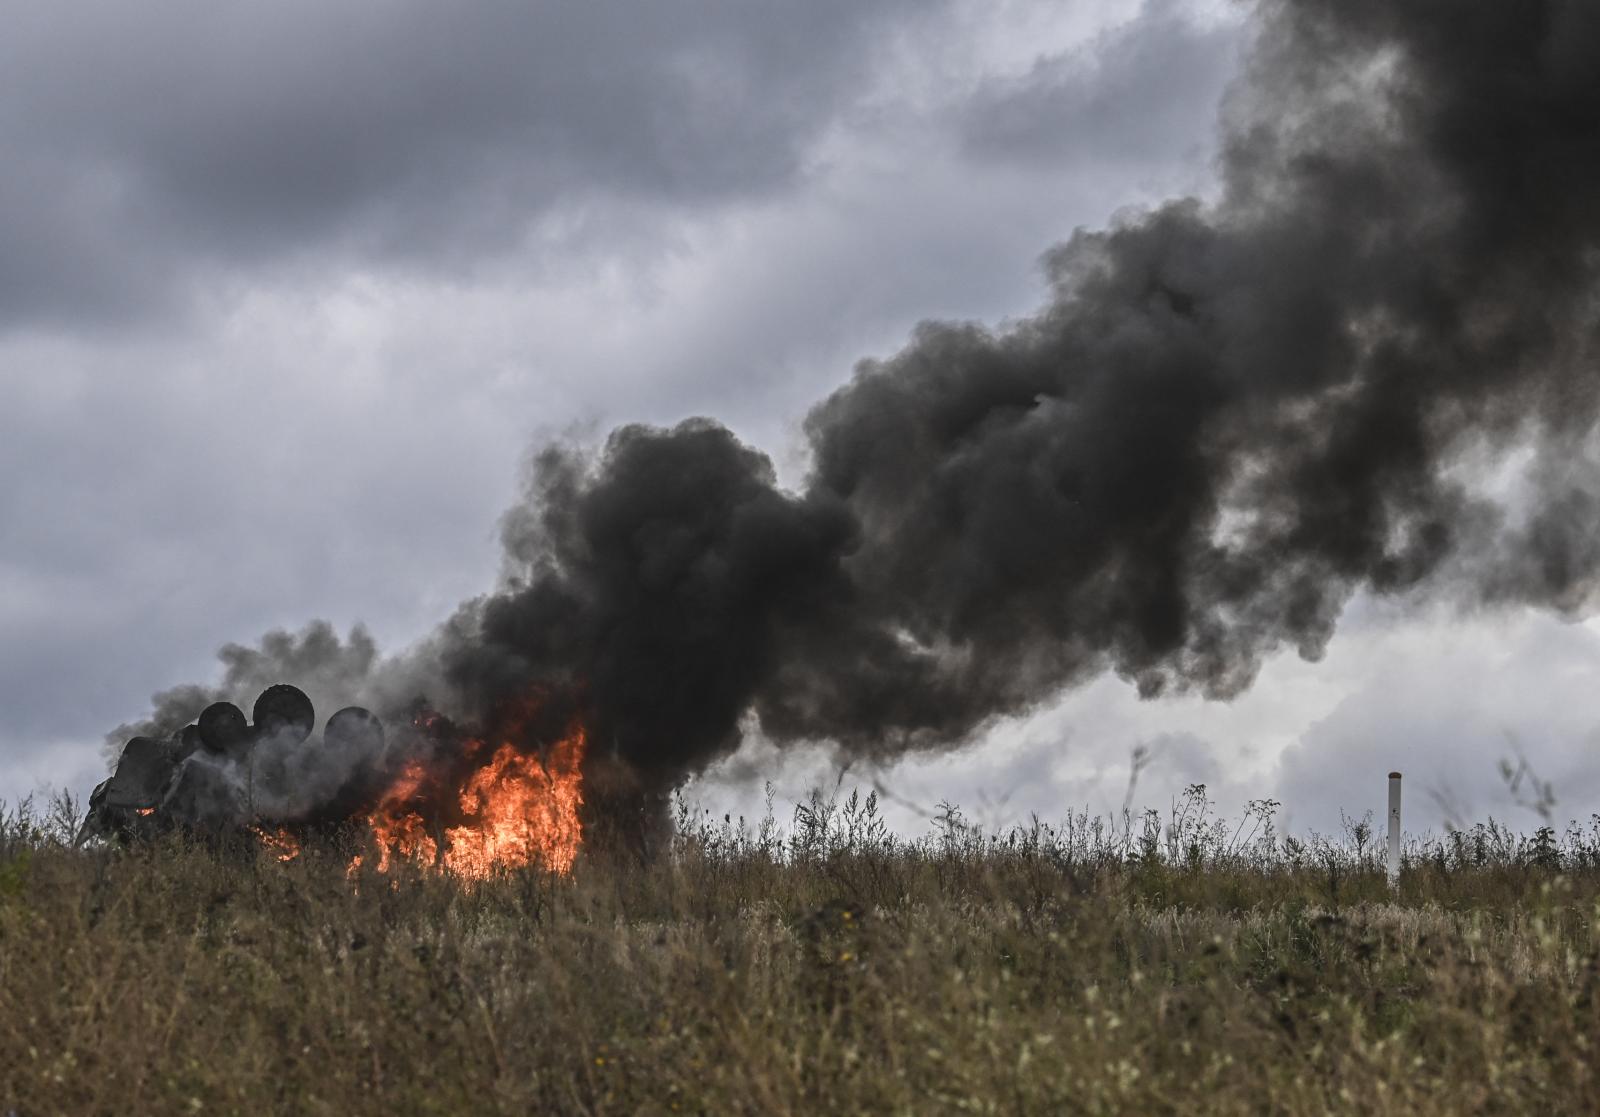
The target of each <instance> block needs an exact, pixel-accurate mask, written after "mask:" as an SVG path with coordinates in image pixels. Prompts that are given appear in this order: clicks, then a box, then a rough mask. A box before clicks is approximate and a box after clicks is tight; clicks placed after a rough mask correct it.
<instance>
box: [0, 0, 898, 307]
mask: <svg viewBox="0 0 1600 1117" xmlns="http://www.w3.org/2000/svg"><path fill="white" fill-rule="evenodd" d="M908 7H910V5H905V4H902V3H901V2H900V0H872V2H868V3H861V2H859V0H849V2H844V0H823V2H819V3H808V4H804V5H795V4H774V3H762V4H737V3H729V2H726V0H696V2H692V3H678V4H647V5H638V4H627V3H617V2H610V0H606V2H601V3H587V4H511V3H489V4H478V5H472V6H471V7H469V8H464V9H446V8H442V7H439V6H437V5H430V4H426V3H412V2H407V3H401V4H392V3H378V2H360V3H354V4H346V5H340V6H338V7H336V8H335V7H329V6H327V5H322V4H313V3H305V2H301V0H294V2H290V3H284V4H271V5H263V6H245V7H229V8H218V7H216V6H215V5H209V4H201V3H187V2H186V3H179V4H163V5H158V6H153V7H137V8H135V7H130V6H127V5H120V4H94V5H90V6H87V7H81V8H77V9H74V12H73V13H72V15H71V16H70V17H67V18H64V17H63V16H62V14H61V13H60V12H56V11H50V10H47V9H44V8H41V7H38V6H36V5H28V4H10V5H6V7H5V24H6V34H5V35H4V36H3V37H0V154H3V156H4V159H5V163H6V175H5V181H4V184H3V185H0V326H6V325H16V324H19V323H24V324H45V325H55V326H60V325H66V324H72V323H78V324H80V325H81V324H82V323H84V322H86V321H101V320H106V319H111V320H117V319H123V320H127V319H133V318H138V317H141V316H144V315H148V314H149V313H151V312H152V311H153V310H157V309H160V308H161V307H163V306H164V305H168V304H170V303H172V302H173V301H174V300H178V299H183V298H187V297H189V296H190V295H192V294H194V292H193V291H191V290H189V288H190V287H191V286H192V285H193V284H194V283H196V282H199V281H202V280H204V281H206V282H209V283H216V282H218V281H227V280H228V277H229V274H230V273H229V270H228V269H230V268H234V267H241V266H249V265H259V264H261V263H273V262H279V261H281V262H285V263H293V262H294V261H296V260H305V261H308V263H307V264H306V266H309V267H317V266H327V262H328V260H329V259H330V258H338V257H340V256H341V255H343V256H346V257H353V258H355V259H358V260H368V261H384V262H386V263H387V264H388V265H391V266H393V265H399V266H407V267H415V268H422V269H426V270H429V271H437V270H443V271H445V272H447V273H448V272H458V271H462V270H466V269H469V268H470V267H472V266H474V265H475V264H476V263H477V262H481V261H482V260H484V259H486V258H488V259H492V258H494V257H496V256H497V255H499V254H502V253H505V252H508V251H511V250H514V249H515V248H517V247H518V246H519V245H521V244H522V243H523V242H524V241H525V240H527V239H528V238H529V237H530V236H533V235H534V234H536V233H537V232H538V226H539V223H540V222H541V221H546V220H550V219H551V215H552V213H553V212H554V211H556V210H557V209H558V208H559V210H560V219H561V220H562V221H566V222H568V223H571V222H581V221H582V220H583V216H584V214H585V212H586V211H587V210H589V209H591V208H593V207H595V206H596V205H599V204H600V203H602V202H604V201H605V200H606V199H607V198H622V199H629V198H641V199H646V200H649V201H651V202H657V203H659V202H668V203H678V204H699V203H705V202H709V201H714V200H718V199H725V198H728V197H736V196H741V195H750V194H759V193H762V192H768V191H772V190H774V189H776V188H779V187H782V186H784V185H786V184H789V183H792V182H793V181H794V179H795V178H796V176H797V175H799V174H800V173H801V169H802V168H801V164H802V158H803V156H804V153H805V151H806V149H807V146H808V144H809V143H810V141H811V140H812V139H813V138H814V136H815V135H816V133H817V131H818V130H819V129H821V128H822V127H823V126H824V125H825V124H826V123H827V122H828V121H829V120H831V119H832V118H833V116H834V114H835V112H836V111H837V108H838V106H839V105H840V104H841V103H842V101H844V100H846V99H848V98H849V97H850V96H852V95H853V94H854V91H856V90H857V89H858V88H859V86H860V84H861V82H862V80H863V78H864V75H866V74H867V73H869V72H870V69H869V67H870V64H871V62H872V61H873V59H872V47H873V45H874V44H877V43H881V42H883V41H884V36H883V34H881V31H880V25H881V22H882V21H883V19H884V18H885V17H886V15H888V14H890V13H893V12H895V11H896V9H900V8H908Z"/></svg>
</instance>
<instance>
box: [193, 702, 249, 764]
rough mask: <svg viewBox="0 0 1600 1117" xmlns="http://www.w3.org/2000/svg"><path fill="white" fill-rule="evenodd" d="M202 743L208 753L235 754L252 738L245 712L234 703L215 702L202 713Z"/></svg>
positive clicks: (200, 725) (200, 721) (200, 719)
mask: <svg viewBox="0 0 1600 1117" xmlns="http://www.w3.org/2000/svg"><path fill="white" fill-rule="evenodd" d="M198 724H199V727H200V743H201V744H202V745H204V746H205V749H206V751H207V752H215V753H227V752H234V751H236V750H237V749H239V748H240V747H242V746H243V745H244V743H245V742H246V741H247V740H248V739H249V737H250V723H249V722H247V721H245V719H244V711H243V710H241V709H239V707H237V706H235V705H234V704H233V703H232V702H213V703H212V704H211V705H209V706H207V707H206V708H205V709H204V710H201V711H200V718H199V722H198Z"/></svg>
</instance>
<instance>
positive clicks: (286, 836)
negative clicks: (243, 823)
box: [251, 826, 300, 861]
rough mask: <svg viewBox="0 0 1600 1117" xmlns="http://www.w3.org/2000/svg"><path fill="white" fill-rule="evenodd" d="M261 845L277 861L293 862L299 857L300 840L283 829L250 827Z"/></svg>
mask: <svg viewBox="0 0 1600 1117" xmlns="http://www.w3.org/2000/svg"><path fill="white" fill-rule="evenodd" d="M251 829H252V830H254V831H255V832H256V837H257V838H259V839H261V844H262V845H263V846H265V847H266V848H267V849H270V850H272V851H273V852H274V853H276V854H277V855H278V860H279V861H293V860H294V859H295V858H296V857H299V856H300V839H299V838H297V837H295V836H294V835H293V834H291V833H289V831H287V830H284V829H281V828H280V829H278V830H266V829H263V828H262V827H260V826H252V827H251Z"/></svg>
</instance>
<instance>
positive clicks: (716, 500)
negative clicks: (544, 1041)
mask: <svg viewBox="0 0 1600 1117" xmlns="http://www.w3.org/2000/svg"><path fill="white" fill-rule="evenodd" d="M1257 15H1258V27H1257V39H1256V45H1255V47H1254V50H1253V53H1252V56H1251V59H1250V61H1249V63H1248V66H1247V69H1246V72H1245V74H1244V76H1243V77H1242V79H1241V80H1240V82H1239V84H1238V85H1237V87H1236V88H1235V89H1234V90H1233V91H1232V92H1231V93H1230V95H1229V98H1228V100H1227V102H1226V104H1225V106H1224V112H1223V117H1224V125H1223V136H1222V145H1221V154H1220V170H1221V190H1220V194H1219V196H1218V198H1217V200H1216V201H1214V202H1212V203H1209V204H1205V203H1201V202H1199V201H1195V200H1182V201H1175V202H1173V203H1170V204H1168V205H1165V206H1163V207H1161V208H1159V209H1157V210H1155V211H1153V212H1150V213H1147V214H1144V215H1142V216H1137V217H1130V218H1127V219H1125V220H1123V221H1121V222H1120V223H1119V224H1117V225H1116V226H1114V227H1113V228H1111V229H1109V230H1106V231H1100V232H1080V233H1078V234H1077V235H1075V236H1074V237H1073V238H1072V239H1071V240H1070V241H1069V242H1068V243H1066V244H1064V245H1061V246H1060V247H1058V248H1056V249H1054V250H1053V251H1051V253H1050V254H1049V255H1048V257H1047V262H1048V267H1049V273H1050V276H1051V279H1052V282H1053V297H1052V298H1051V300H1050V302H1049V305H1047V306H1045V307H1044V308H1043V309H1042V310H1040V311H1039V312H1038V313H1037V314H1036V315H1035V316H1033V317H1031V318H1028V319H1026V320H1022V321H1019V322H1017V323H1015V324H1011V325H1008V326H1006V327H1004V328H1002V329H988V328H984V327H982V326H978V325H971V324H951V323H929V324H925V325H923V326H922V327H920V328H919V329H918V331H917V332H916V335H915V336H914V338H913V339H912V341H911V343H910V344H909V345H908V346H907V347H906V348H905V349H904V350H903V351H901V352H900V353H898V354H896V355H895V356H893V357H891V358H889V359H887V360H883V361H867V362H864V363H862V364H861V365H860V367H859V368H858V369H857V370H856V373H855V376H854V378H853V379H852V380H851V381H850V383H848V384H847V385H845V386H844V387H842V388H840V389H839V390H838V391H837V392H835V393H834V394H833V395H832V396H831V397H829V398H828V399H827V400H825V401H823V402H822V403H821V404H819V405H818V406H817V407H816V408H815V409H814V410H813V411H812V412H811V414H810V416H809V417H808V418H807V420H806V432H807V435H808V437H809V440H810V444H811V448H812V451H813V466H812V473H811V475H810V477H809V478H808V480H807V481H806V483H805V485H804V487H803V488H802V489H801V490H800V491H798V492H790V491H785V490H783V489H781V488H780V487H778V485H777V484H776V481H775V477H774V473H773V470H772V467H771V464H770V463H769V461H768V460H767V459H766V458H765V457H764V456H763V455H762V454H760V453H759V452H757V451H755V450H753V449H751V448H750V447H748V446H745V445H742V444H741V443H740V442H739V441H738V440H737V439H736V438H735V437H734V436H733V435H732V434H730V433H729V432H728V431H727V430H726V429H724V428H722V427H720V426H719V425H717V424H716V423H715V422H713V421H711V420H707V419H695V420H691V421H689V422H686V423H684V424H681V425H680V426H677V427H675V428H673V429H670V430H662V429H655V428H647V427H637V426H636V427H626V428H623V429H621V430H619V431H617V432H615V433H614V434H613V435H611V437H610V438H609V440H608V441H607V442H606V443H605V445H604V446H603V448H600V449H598V450H597V451H592V452H591V451H585V450H583V449H581V448H573V447H555V448H552V449H549V450H546V451H545V452H543V453H542V454H541V455H540V456H538V457H537V459H536V461H535V464H534V468H533V469H532V471H531V475H530V485H529V489H528V494H527V499H526V501H525V503H524V504H522V505H521V506H519V507H518V508H516V509H513V511H512V512H511V513H510V514H509V515H508V517H507V520H506V527H505V539H506V545H507V551H508V563H509V568H510V571H511V572H510V574H509V575H508V578H507V580H506V582H505V584H504V585H503V586H502V587H501V588H500V589H498V590H497V591H496V592H494V593H491V594H489V595H487V596H485V597H483V598H481V599H478V600H475V601H472V602H470V603H468V604H467V605H465V606H463V608H462V609H461V611H460V612H459V613H458V615H457V616H456V617H454V618H452V619H451V620H450V621H449V622H448V623H447V624H446V625H444V626H443V627H442V628H441V629H440V631H439V632H438V633H437V634H436V635H435V637H433V638H432V639H431V640H430V641H429V643H428V644H427V646H426V647H424V648H422V649H419V650H417V651H415V652H413V653H410V654H409V655H407V656H405V657H403V658H402V659H401V660H397V661H384V660H379V659H377V658H376V657H375V655H374V654H373V652H372V649H371V647H370V643H368V642H367V641H366V640H365V638H364V637H360V636H358V637H357V638H356V639H355V640H354V641H353V642H352V643H351V644H350V645H349V646H344V645H339V644H338V642H337V641H336V640H335V641H333V644H331V645H327V646H326V647H325V648H324V650H325V651H326V652H327V655H328V656H329V657H330V658H329V662H331V663H333V664H335V665H336V666H335V667H334V668H332V669H331V670H332V674H330V675H324V674H323V672H322V670H321V669H320V668H315V667H311V668H308V669H302V668H303V667H307V665H304V664H299V663H297V660H296V656H297V655H298V654H299V652H298V651H297V649H301V648H310V647H312V646H313V645H316V646H319V647H322V646H323V645H325V644H326V640H325V639H324V634H323V633H322V632H321V630H317V629H313V630H311V631H310V632H309V633H308V634H307V636H306V637H305V638H304V639H303V640H300V641H297V640H295V639H291V638H286V637H277V638H274V639H275V640H276V643H274V642H272V641H269V643H268V645H267V646H266V647H265V648H264V649H263V650H262V652H261V653H246V652H242V651H238V650H231V651H230V652H228V653H225V658H226V659H227V660H228V663H229V669H230V676H229V682H228V683H227V684H226V685H225V687H224V689H228V688H229V687H232V688H234V689H238V688H239V687H242V686H245V685H246V679H245V676H247V675H248V676H249V679H248V686H251V687H253V686H255V685H256V684H257V682H260V683H265V682H268V681H276V679H277V678H278V677H283V678H292V679H293V680H294V681H297V682H299V683H300V685H302V686H305V687H306V688H307V689H309V690H312V691H313V692H316V690H317V688H319V687H321V686H323V685H324V684H323V682H322V681H321V680H322V679H323V678H327V679H328V680H330V681H332V682H336V683H337V686H336V687H333V689H336V690H339V696H338V698H337V699H334V700H332V701H331V704H329V705H327V706H324V705H322V703H321V702H320V701H319V708H324V709H331V708H332V707H333V706H334V705H340V704H344V703H346V702H354V701H366V702H368V703H369V704H372V705H374V707H375V708H379V709H380V710H383V709H385V703H387V704H388V707H387V708H390V709H392V708H394V706H395V704H403V703H404V702H405V701H407V700H408V699H409V698H411V697H412V696H413V692H416V691H426V692H427V694H428V697H429V699H430V700H431V701H433V702H435V703H436V704H438V705H439V706H440V708H442V709H445V710H446V711H448V712H450V713H451V714H452V715H453V716H458V717H462V718H466V719H469V720H471V719H477V720H484V719H492V718H493V717H494V716H495V714H494V711H496V710H498V709H501V708H503V707H504V706H505V705H506V704H507V703H510V702H514V701H517V700H520V699H522V698H524V697H525V696H526V695H527V694H528V693H529V692H530V689H531V688H532V689H537V690H538V692H539V693H540V694H541V695H542V696H543V707H542V708H544V709H545V710H547V711H548V717H549V718H550V719H551V725H552V726H555V725H557V724H564V723H566V722H567V721H569V720H570V719H571V718H572V717H573V716H574V715H576V716H579V717H581V719H582V720H583V722H584V723H585V724H586V725H587V726H588V728H589V732H590V741H591V752H592V755H593V756H594V757H596V758H597V760H596V763H599V762H600V759H599V758H607V759H610V760H613V761H615V762H617V763H618V764H620V765H621V766H623V767H625V768H627V769H628V770H630V771H631V772H633V773H635V774H636V777H637V779H638V781H639V786H641V787H643V788H645V789H646V790H652V789H653V790H655V791H659V790H661V789H665V788H670V787H672V786H675V785H676V784H678V783H679V782H681V781H682V780H683V779H684V778H686V777H687V776H688V775H690V774H692V773H694V772H696V771H698V770H700V769H702V768H703V767H705V766H706V765H707V764H709V763H711V762H712V761H714V760H716V759H718V758H720V757H722V756H725V755H726V754H727V753H728V751H729V750H731V749H732V748H733V747H734V746H735V745H736V744H737V742H738V740H739V739H740V736H741V734H742V733H743V732H744V731H745V730H746V729H747V728H749V727H750V726H751V725H752V724H756V725H758V726H759V731H760V732H761V733H763V734H764V735H766V736H767V737H769V738H771V739H773V740H776V741H779V742H787V741H796V740H820V741H831V742H835V743H836V744H837V745H839V746H840V747H842V748H844V749H847V750H850V751H851V752H853V753H856V754H869V755H873V756H878V757H886V756H892V755H896V754H899V753H902V752H904V751H906V750H911V749H924V748H937V747H940V746H943V745H946V744H949V743H951V742H957V741H962V740H966V739H969V738H970V737H972V736H973V735H974V734H975V733H976V732H978V731H979V730H981V729H982V728H983V727H984V726H985V725H986V724H987V723H988V722H990V721H992V720H993V719H995V718H997V717H1001V716H1004V715H1009V714H1015V713H1018V712H1021V711H1025V710H1027V709H1028V708H1030V707H1031V706H1033V705H1035V704H1037V703H1040V702H1042V701H1044V700H1046V699H1048V698H1050V697H1052V696H1053V695H1055V694H1057V693H1059V691H1060V690H1061V689H1062V688H1064V687H1067V686H1070V685H1072V684H1073V683H1075V682H1078V681H1080V680H1083V679H1085V678H1088V677H1091V676H1094V675H1096V674H1099V673H1102V672H1105V671H1115V672H1117V673H1118V674H1120V675H1122V676H1124V677H1126V678H1128V679H1130V680H1132V681H1133V682H1135V683H1136V684H1137V686H1138V687H1139V689H1140V692H1141V693H1142V694H1145V695H1147V696H1155V695H1159V694H1162V693H1168V692H1172V691H1185V690H1198V691H1201V692H1203V693H1205V694H1207V695H1212V696H1221V697H1226V696H1229V695H1233V694H1236V693H1238V692H1239V691H1240V690H1242V689H1243V688H1245V687H1247V686H1248V685H1249V684H1250V682H1251V681H1252V679H1253V677H1254V675H1255V674H1256V672H1257V669H1258V667H1259V665H1260V664H1261V662H1262V660H1263V657H1265V656H1266V655H1268V654H1269V653H1271V652H1272V651H1273V650H1274V649H1278V648H1280V647H1285V646H1287V647H1293V648H1295V649H1297V650H1298V651H1299V652H1300V654H1302V655H1304V656H1308V657H1315V656H1317V655H1319V654H1320V652H1321V650H1322V649H1323V647H1324V646H1325V645H1326V643H1327V641H1328V639H1329V637H1330V636H1331V634H1332V632H1333V629H1334V625H1335V623H1336V620H1337V618H1338V616H1339V614H1340V611H1341V609H1342V608H1343V606H1344V604H1345V603H1346V602H1347V601H1348V600H1349V598H1350V597H1351V595H1352V594H1354V593H1355V592H1357V591H1358V590H1362V589H1365V590H1369V591H1372V592H1376V593H1380V594H1414V595H1421V594H1433V595H1441V596H1444V597H1447V598H1452V599H1456V600H1459V601H1461V602H1463V603H1468V604H1479V603H1492V602H1517V603H1532V604H1535V605H1539V606H1546V607H1550V608H1555V609H1559V610H1562V611H1565V612H1569V613H1576V612H1581V611H1582V610H1584V609H1585V608H1587V607H1588V606H1589V605H1590V604H1591V603H1592V602H1593V600H1594V597H1595V591H1596V588H1597V583H1596V578H1597V571H1600V515H1597V513H1600V495H1597V494H1600V476H1597V473H1596V470H1595V469H1594V465H1593V456H1592V454H1591V453H1590V451H1591V450H1592V446H1591V436H1592V433H1593V431H1594V429H1595V425H1596V419H1597V407H1600V376H1597V371H1600V370H1597V368H1596V363H1595V362H1596V357H1597V342H1600V331H1597V327H1600V286H1597V284H1596V278H1597V270H1600V205H1597V204H1596V202H1595V190H1596V183H1597V182H1600V143H1597V142H1596V122H1597V121H1600V65H1597V63H1600V6H1597V5H1595V4H1593V3H1591V2H1589V0H1565V2H1563V0H1511V2H1505V3H1493V4H1467V5H1462V4H1458V3H1454V2H1451V0H1266V2H1264V3H1262V4H1261V5H1260V7H1259V9H1258V13H1257ZM1508 478H1509V479H1510V487H1509V488H1508V487H1507V486H1508V480H1507V479H1508ZM328 638H330V639H331V634H330V635H329V636H328ZM258 654H259V656H260V658H252V657H255V656H257V655H258ZM319 654H320V653H319ZM258 669H260V670H259V671H258ZM252 672H255V673H254V674H252ZM236 674H237V675H238V677H237V678H235V675H236ZM340 688H342V689H340ZM175 696H176V699H175V700H176V701H177V703H178V704H180V705H186V706H193V705H195V703H196V702H198V701H199V699H200V698H202V697H210V695H201V694H199V693H198V692H196V693H193V694H191V693H189V692H187V691H184V692H175ZM194 712H195V711H194V710H189V709H186V710H185V711H184V712H182V713H181V714H179V715H177V716H179V717H189V716H192V715H193V713H194ZM527 731H528V732H529V733H530V734H533V735H537V734H538V733H539V732H541V731H540V730H539V729H538V728H537V727H530V728H529V729H528V730H527ZM551 731H552V732H554V730H553V729H552V730H551Z"/></svg>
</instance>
